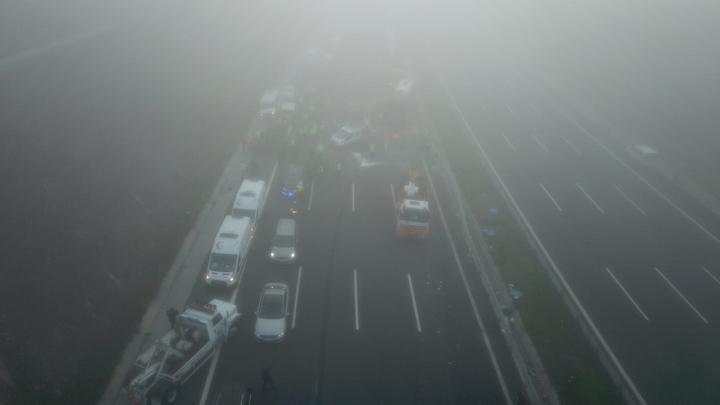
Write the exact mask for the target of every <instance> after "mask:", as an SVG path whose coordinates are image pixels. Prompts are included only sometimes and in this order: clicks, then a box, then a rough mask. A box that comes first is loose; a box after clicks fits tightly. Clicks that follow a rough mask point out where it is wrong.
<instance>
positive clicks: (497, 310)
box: [428, 137, 560, 405]
mask: <svg viewBox="0 0 720 405" xmlns="http://www.w3.org/2000/svg"><path fill="white" fill-rule="evenodd" d="M428 140H429V141H430V143H431V145H432V150H433V151H434V155H435V156H436V160H435V162H433V163H434V165H432V166H431V167H428V172H430V170H432V171H434V172H436V173H437V174H438V175H439V176H441V177H442V178H443V180H444V185H445V187H446V189H447V191H448V194H449V195H450V200H451V201H450V202H451V203H452V205H453V207H452V208H453V212H455V213H457V215H458V216H459V220H460V221H459V222H460V231H461V234H462V239H463V241H464V242H465V245H466V247H467V250H468V255H469V257H470V258H471V260H472V262H473V264H474V265H475V268H476V270H477V272H478V275H479V276H480V280H481V282H482V284H483V287H484V289H485V290H486V291H487V293H488V296H489V299H490V304H491V306H492V309H493V312H494V314H495V317H496V318H497V320H498V322H499V324H500V329H501V331H502V334H503V337H504V338H505V341H506V343H507V345H508V347H509V348H510V353H511V355H512V358H513V362H514V363H515V366H516V368H517V370H518V373H519V376H520V379H521V381H522V383H523V385H524V387H523V388H524V391H525V394H526V396H527V399H528V400H529V402H530V403H532V404H553V405H556V404H560V402H559V399H558V396H557V393H556V392H555V388H554V387H553V386H552V383H551V382H550V378H549V377H548V375H547V373H546V372H545V368H544V367H543V365H542V361H541V360H540V357H539V355H538V353H537V350H536V349H535V346H534V345H533V343H532V341H531V340H530V337H529V336H528V334H527V332H526V331H525V326H524V324H523V322H522V319H521V317H520V316H519V313H518V312H517V310H516V309H515V307H514V305H513V302H512V298H511V297H510V294H509V292H508V290H507V287H506V286H505V283H504V282H503V280H502V277H501V276H500V271H499V269H498V268H497V266H496V264H495V261H494V259H493V258H492V256H491V254H490V251H489V246H488V245H487V242H486V241H485V239H484V238H483V234H482V232H481V229H480V225H479V224H478V221H477V220H476V218H475V216H474V215H473V213H472V211H471V209H470V205H469V204H468V202H467V200H466V199H465V197H464V195H463V193H462V190H461V188H460V186H459V185H458V183H457V180H456V179H455V176H454V174H453V172H452V170H451V169H450V165H449V164H448V162H447V157H446V155H445V152H444V150H443V149H442V148H440V147H438V146H437V141H436V139H434V137H433V138H432V139H431V138H430V137H428Z"/></svg>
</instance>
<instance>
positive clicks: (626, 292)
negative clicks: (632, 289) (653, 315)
mask: <svg viewBox="0 0 720 405" xmlns="http://www.w3.org/2000/svg"><path fill="white" fill-rule="evenodd" d="M605 271H607V273H608V274H609V275H610V277H611V278H612V279H613V281H614V282H615V284H617V286H618V287H620V289H621V290H622V292H623V293H625V296H626V297H627V299H628V300H630V302H631V303H632V304H633V305H634V306H635V309H637V310H638V312H639V313H640V315H641V316H642V317H643V318H645V320H646V321H649V320H650V318H648V316H647V315H646V314H645V311H643V310H642V308H640V305H638V303H637V302H636V301H635V299H633V297H632V296H631V295H630V293H629V292H628V291H627V290H626V289H625V287H623V285H622V284H620V280H618V279H617V277H615V275H614V274H613V272H612V271H610V268H609V267H605Z"/></svg>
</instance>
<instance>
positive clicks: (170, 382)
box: [128, 299, 240, 405]
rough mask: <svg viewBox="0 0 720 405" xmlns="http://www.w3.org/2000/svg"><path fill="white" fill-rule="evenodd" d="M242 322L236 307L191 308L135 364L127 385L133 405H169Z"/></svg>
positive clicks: (218, 303)
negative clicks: (237, 324) (182, 387)
mask: <svg viewBox="0 0 720 405" xmlns="http://www.w3.org/2000/svg"><path fill="white" fill-rule="evenodd" d="M239 319H240V314H239V313H238V310H237V307H236V306H235V305H234V304H231V303H229V302H225V301H221V300H218V299H214V300H212V301H210V303H208V304H190V305H188V307H187V309H186V310H185V311H184V312H183V313H182V314H179V315H178V316H177V318H176V320H175V321H174V325H173V326H172V328H171V329H170V331H168V332H167V333H166V334H165V335H164V336H162V337H161V338H159V339H158V340H157V341H155V343H154V344H153V345H152V346H151V347H150V348H148V349H147V350H146V351H145V352H143V353H142V354H141V355H140V356H139V357H138V358H137V359H136V360H135V363H134V368H135V372H136V373H135V374H134V377H132V379H131V381H130V383H129V384H128V392H129V396H130V401H129V402H130V404H131V405H168V404H172V403H174V402H175V401H176V400H177V399H178V396H179V393H180V388H181V386H182V385H183V384H184V383H185V382H186V381H188V380H189V379H190V377H192V376H193V374H195V372H196V371H198V370H199V369H200V368H202V366H203V365H204V364H205V363H207V361H208V360H210V359H211V358H212V357H213V355H214V354H215V353H217V352H218V351H219V350H220V348H221V347H222V344H223V343H224V342H225V341H226V340H227V338H228V336H229V335H230V334H231V333H232V332H234V330H235V323H236V322H237V321H238V320H239Z"/></svg>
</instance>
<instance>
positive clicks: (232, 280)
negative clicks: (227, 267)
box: [228, 276, 235, 284]
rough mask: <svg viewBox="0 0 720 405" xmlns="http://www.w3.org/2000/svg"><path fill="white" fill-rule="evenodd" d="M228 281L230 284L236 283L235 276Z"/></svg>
mask: <svg viewBox="0 0 720 405" xmlns="http://www.w3.org/2000/svg"><path fill="white" fill-rule="evenodd" d="M228 281H230V284H232V283H234V282H235V276H230V278H229V279H228Z"/></svg>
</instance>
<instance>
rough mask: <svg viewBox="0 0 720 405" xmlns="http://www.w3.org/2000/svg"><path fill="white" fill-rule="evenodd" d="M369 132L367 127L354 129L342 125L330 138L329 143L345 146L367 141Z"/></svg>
mask: <svg viewBox="0 0 720 405" xmlns="http://www.w3.org/2000/svg"><path fill="white" fill-rule="evenodd" d="M369 135H370V131H369V130H368V129H367V127H354V126H351V125H343V126H342V127H340V129H338V130H337V131H336V132H335V133H334V134H332V136H331V137H330V142H332V143H333V145H335V146H345V145H350V144H353V143H357V142H361V141H364V140H367V139H368V137H369Z"/></svg>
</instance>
